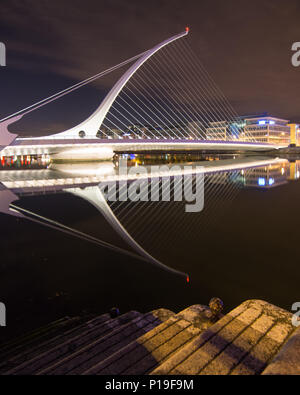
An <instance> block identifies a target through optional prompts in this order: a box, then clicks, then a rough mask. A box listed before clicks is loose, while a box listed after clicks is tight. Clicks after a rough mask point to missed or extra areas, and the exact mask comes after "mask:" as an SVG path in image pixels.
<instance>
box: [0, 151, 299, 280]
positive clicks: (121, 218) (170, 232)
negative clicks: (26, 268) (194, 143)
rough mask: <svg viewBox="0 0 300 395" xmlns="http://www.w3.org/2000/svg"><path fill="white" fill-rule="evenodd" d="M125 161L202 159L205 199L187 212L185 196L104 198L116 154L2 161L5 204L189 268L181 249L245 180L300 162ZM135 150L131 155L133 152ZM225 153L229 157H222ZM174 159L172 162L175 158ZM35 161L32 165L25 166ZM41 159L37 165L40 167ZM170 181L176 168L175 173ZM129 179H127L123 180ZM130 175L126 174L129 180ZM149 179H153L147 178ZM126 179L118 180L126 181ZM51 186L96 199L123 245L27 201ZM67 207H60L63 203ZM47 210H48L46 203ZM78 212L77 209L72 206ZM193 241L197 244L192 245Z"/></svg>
mask: <svg viewBox="0 0 300 395" xmlns="http://www.w3.org/2000/svg"><path fill="white" fill-rule="evenodd" d="M126 157H127V158H128V166H135V167H137V168H138V167H139V166H141V165H143V166H146V167H147V166H150V165H151V164H154V163H155V164H158V163H169V164H170V165H171V164H176V165H180V166H181V167H182V169H183V168H184V166H185V165H193V166H194V169H196V166H198V167H197V169H198V170H197V171H198V172H202V173H203V174H204V175H205V185H204V186H205V192H204V194H205V204H204V209H203V210H202V211H201V212H199V213H193V214H189V213H185V209H184V207H185V202H177V201H176V202H175V201H170V202H120V201H116V202H106V200H105V199H104V197H103V194H102V193H101V191H100V188H99V183H100V182H101V181H104V180H105V181H106V182H109V181H115V180H117V181H120V178H119V176H118V172H117V170H118V169H117V168H118V166H117V165H118V162H99V163H76V164H75V163H73V164H67V163H51V164H47V158H40V162H39V158H34V159H33V160H31V159H29V158H27V160H26V163H25V161H24V162H23V164H21V165H20V164H18V166H21V167H22V166H24V167H25V168H26V170H20V169H18V170H15V169H14V168H13V165H16V164H12V163H5V164H2V166H3V168H4V169H3V170H1V171H0V183H1V184H0V186H1V189H0V211H1V212H2V213H5V214H10V215H15V216H19V217H23V218H27V219H30V220H32V221H35V222H38V223H41V224H43V225H46V226H50V227H51V228H54V229H57V230H59V231H62V232H65V233H68V234H72V235H73V236H75V237H79V238H82V239H84V240H86V241H89V242H92V243H96V244H99V245H100V246H102V247H105V248H110V249H113V250H115V251H117V252H121V253H124V254H127V255H130V256H132V257H134V258H137V257H139V259H142V260H144V261H147V262H149V263H152V264H155V265H158V266H159V267H161V268H162V269H164V270H168V271H170V272H172V273H174V274H178V275H183V276H184V277H185V278H186V279H187V280H189V274H187V273H185V270H186V269H185V267H184V265H183V264H182V262H178V261H176V251H178V248H179V249H182V248H184V249H186V248H190V244H195V243H199V240H200V239H201V232H203V231H205V228H206V226H208V225H209V226H211V225H212V224H213V223H214V221H220V215H221V216H222V212H226V211H227V210H230V207H232V206H231V205H232V201H233V199H235V198H236V196H237V194H238V192H239V191H240V190H241V189H243V188H259V189H269V188H275V187H278V186H281V185H283V184H285V183H287V182H288V181H291V180H297V179H299V177H300V162H299V161H295V162H289V161H288V160H285V159H279V158H269V157H262V156H260V157H254V156H253V157H236V158H234V157H229V158H228V157H227V158H226V157H210V156H205V155H204V156H203V157H202V158H197V160H196V161H195V160H194V161H193V160H192V159H193V158H192V157H191V158H190V159H189V160H188V161H186V160H187V157H180V156H160V158H159V159H158V158H157V157H156V158H154V159H153V156H149V155H147V156H127V155H126ZM130 158H132V159H130ZM225 158H226V159H225ZM172 162H173V163H172ZM30 165H31V166H33V167H34V169H33V170H31V169H28V166H30ZM37 165H39V166H40V168H36V167H37ZM170 176H171V177H172V183H171V189H173V188H174V185H175V184H176V182H177V178H176V177H178V175H174V174H172V171H170ZM123 181H124V180H123ZM132 181H133V180H132V179H131V180H127V182H132ZM148 182H149V183H150V182H151V180H150V179H149V180H148ZM122 187H124V183H123V184H122V186H121V184H120V185H119V188H120V189H121V188H122ZM53 193H65V194H66V195H65V202H66V206H65V208H64V209H65V210H67V208H68V202H69V198H68V196H70V195H69V194H72V195H73V196H76V197H77V198H80V199H83V200H85V201H86V202H88V203H89V204H91V205H92V206H93V207H94V208H95V209H96V210H98V211H99V212H100V213H101V215H103V216H104V218H105V219H106V221H107V226H110V227H112V228H113V229H114V231H115V232H116V233H117V234H118V235H119V236H120V237H121V239H123V241H125V245H124V244H123V245H115V244H114V243H111V242H110V241H109V240H103V239H100V238H99V237H98V236H97V234H96V233H97V232H96V233H95V234H93V235H92V234H89V233H87V232H83V231H82V230H80V229H74V228H72V227H70V226H68V224H66V223H65V219H64V218H61V219H60V221H57V219H55V218H49V217H48V216H47V215H45V214H43V215H42V214H41V213H40V210H32V209H27V208H26V198H27V197H28V196H41V195H49V194H53ZM61 209H62V208H60V211H61ZM42 211H43V213H45V212H47V208H44V209H43V210H42ZM73 215H74V216H76V213H73ZM193 248H195V245H194V246H193Z"/></svg>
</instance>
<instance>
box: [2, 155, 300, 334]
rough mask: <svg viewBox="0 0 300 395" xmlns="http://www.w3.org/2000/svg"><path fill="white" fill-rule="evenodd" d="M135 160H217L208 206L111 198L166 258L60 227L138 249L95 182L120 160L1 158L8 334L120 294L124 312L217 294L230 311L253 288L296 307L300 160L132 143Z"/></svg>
mask: <svg viewBox="0 0 300 395" xmlns="http://www.w3.org/2000/svg"><path fill="white" fill-rule="evenodd" d="M127 160H128V166H140V165H145V166H150V165H151V164H170V163H175V164H181V165H183V164H187V163H189V164H193V165H197V164H198V165H203V164H204V165H205V166H206V168H207V169H208V170H207V171H208V172H207V174H205V189H204V198H205V203H204V209H203V210H202V211H201V212H199V213H186V212H185V209H184V207H185V203H184V202H174V201H171V202H152V203H151V202H149V203H147V202H136V203H128V202H126V203H121V202H115V203H110V209H111V212H112V213H113V214H114V216H115V218H116V220H117V221H119V223H120V224H121V225H122V227H123V228H124V229H125V231H126V232H128V234H129V235H130V236H131V237H132V239H133V240H134V242H135V243H137V245H138V246H139V247H140V248H142V249H143V250H145V251H146V252H147V253H148V254H150V255H151V256H152V257H153V259H155V260H158V261H160V262H161V263H162V264H163V265H165V267H161V266H159V265H155V264H154V263H153V261H151V260H148V261H145V260H141V259H139V258H138V257H136V258H134V257H132V256H130V255H127V254H125V253H122V252H118V251H116V250H114V249H109V248H106V247H103V246H101V245H100V244H99V242H98V244H94V243H93V242H92V241H91V240H90V239H87V238H86V239H85V238H84V237H82V236H80V238H79V237H77V236H78V235H77V236H76V235H74V233H73V234H68V233H66V232H65V230H66V229H63V228H62V227H61V224H64V225H65V226H67V227H68V228H70V229H75V230H78V231H80V232H82V233H84V234H85V235H90V236H93V237H94V238H95V239H97V240H98V241H100V243H102V242H106V243H109V244H110V245H112V246H117V247H119V248H122V249H124V250H126V251H130V252H131V253H134V254H136V255H139V254H140V251H138V250H137V249H136V248H135V246H134V245H133V244H132V243H131V245H130V244H128V239H126V237H125V239H124V233H123V234H122V232H121V233H120V232H119V229H117V228H116V226H114V225H113V224H112V222H111V221H110V220H109V218H107V217H105V215H104V213H103V212H101V210H99V207H96V206H95V204H94V203H95V202H94V201H92V200H91V199H87V198H86V197H87V195H86V194H85V192H86V191H87V188H90V189H91V190H94V189H93V188H97V183H96V181H95V180H96V178H97V176H100V177H101V175H103V174H110V172H112V171H115V170H116V167H117V161H115V162H114V163H113V162H111V163H89V164H76V165H75V164H73V165H71V164H50V165H49V164H48V163H45V162H43V161H41V160H40V161H39V162H38V161H35V160H33V161H32V160H31V161H28V162H26V164H25V163H22V164H21V163H20V162H19V161H18V160H17V161H16V162H14V163H11V162H2V163H1V166H0V183H1V184H0V186H1V189H0V199H2V206H1V207H2V213H1V214H0V220H1V230H0V232H1V238H0V239H1V261H0V301H1V302H4V303H5V304H6V308H7V327H6V328H1V333H0V336H1V338H6V337H10V336H13V335H16V334H20V333H22V332H23V331H26V330H29V329H31V328H34V327H36V326H37V325H41V324H44V323H47V322H49V321H51V320H54V319H57V318H60V317H62V316H64V315H70V316H71V315H76V314H84V313H103V312H107V311H108V310H109V309H110V308H111V307H113V306H117V307H119V309H120V310H121V312H126V311H129V310H138V311H141V312H147V311H150V310H153V309H156V308H159V307H165V308H169V309H171V310H173V311H176V312H178V311H180V310H181V309H183V308H185V307H187V306H189V305H192V304H196V303H200V304H207V303H208V302H209V300H210V298H211V297H213V296H218V297H220V298H221V299H222V300H223V301H224V304H225V308H226V311H228V310H230V309H231V308H233V307H235V306H236V305H237V304H239V303H241V302H242V301H244V300H246V299H251V298H259V299H264V300H267V301H269V302H271V303H274V304H276V305H279V306H281V307H283V308H285V309H287V310H290V309H291V305H292V304H293V303H294V302H296V301H298V300H300V295H299V286H298V282H299V274H300V269H299V267H300V266H299V236H298V227H299V225H298V224H299V211H298V206H299V202H300V183H299V175H300V173H299V170H298V168H299V169H300V163H298V162H297V161H294V162H289V161H287V160H285V159H281V160H280V159H276V160H275V159H274V158H266V157H252V158H249V157H248V158H242V157H238V156H236V157H231V156H223V157H220V156H215V157H208V156H205V155H202V156H198V157H197V156H180V155H177V156H169V155H168V156H165V155H163V156H158V155H156V156H153V155H152V156H150V155H140V156H135V157H134V156H133V155H129V156H128V157H127ZM228 165H230V166H231V167H232V168H233V170H228V167H226V166H228ZM230 166H229V167H230ZM217 167H219V168H217ZM92 177H96V178H95V179H94V184H93V183H92V181H91V180H92ZM53 180H56V183H55V182H53ZM72 183H73V186H72ZM51 185H52V186H51ZM50 186H51V187H50ZM1 191H2V192H3V191H6V192H7V191H9V192H10V193H13V194H14V195H15V196H16V198H17V199H18V200H14V201H13V202H12V204H14V205H15V206H17V207H20V208H23V209H26V210H27V214H28V217H29V219H24V218H18V217H15V216H12V215H8V214H4V213H3V211H5V210H4V208H3V207H5V202H4V201H5V198H4V193H2V192H1ZM82 191H85V192H84V193H83V194H82ZM1 193H2V194H1ZM5 196H6V198H7V195H5ZM83 196H85V198H84V197H83ZM90 196H91V195H90ZM23 213H24V212H23ZM29 213H30V214H29ZM37 215H39V216H40V217H37ZM32 219H33V220H39V221H40V222H42V223H43V224H44V225H42V224H40V223H37V222H33V221H32ZM50 220H51V221H55V222H49V221H50ZM57 223H59V224H60V230H57V229H55V227H57V226H58V225H57ZM51 224H52V225H53V226H54V228H53V227H52V228H51V227H49V225H51ZM168 268H170V270H168ZM185 274H188V275H189V278H190V281H189V282H187V281H186V275H185Z"/></svg>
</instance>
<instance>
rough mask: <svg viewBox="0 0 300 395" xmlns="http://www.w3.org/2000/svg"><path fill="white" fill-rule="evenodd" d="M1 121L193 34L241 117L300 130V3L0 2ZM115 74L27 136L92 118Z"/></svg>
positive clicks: (26, 126) (38, 121)
mask: <svg viewBox="0 0 300 395" xmlns="http://www.w3.org/2000/svg"><path fill="white" fill-rule="evenodd" d="M0 12H1V13H0V21H1V23H0V31H1V34H0V41H2V42H3V43H5V45H6V47H7V66H6V67H1V68H0V84H1V106H0V116H1V117H4V116H6V115H8V114H10V113H12V112H14V111H16V110H18V109H20V108H23V107H25V106H27V105H30V104H32V103H33V102H35V101H37V100H40V99H42V98H44V97H47V96H48V95H50V94H53V93H55V92H57V91H59V90H61V89H64V88H66V87H68V86H70V85H72V84H74V83H76V82H78V81H80V80H83V79H84V78H87V77H89V76H92V75H93V74H96V73H98V72H100V71H102V70H104V69H106V68H108V67H110V66H112V65H115V64H117V63H119V62H121V61H123V60H125V59H127V58H129V57H132V56H134V55H136V54H138V53H140V52H143V51H144V50H146V49H149V48H151V47H153V46H154V45H155V44H157V43H159V42H161V41H163V40H164V39H166V38H168V37H170V36H172V35H174V34H177V33H179V32H181V31H183V30H184V28H185V26H190V28H191V33H190V35H189V38H188V39H189V40H190V45H191V47H192V48H193V50H194V51H195V52H196V54H197V55H198V56H199V58H200V59H201V61H202V63H203V64H204V66H205V67H206V69H207V70H208V71H209V73H210V74H211V76H212V77H213V78H214V80H215V81H216V83H217V84H218V85H219V87H220V88H221V89H222V91H223V92H224V94H225V95H226V97H227V98H228V99H229V101H230V103H231V104H232V105H233V107H234V108H235V110H236V111H237V112H238V113H239V114H240V115H243V114H253V113H261V112H268V113H269V114H270V115H273V116H278V117H284V118H287V119H290V120H292V121H295V122H300V110H299V95H300V67H298V68H295V67H293V66H292V64H291V56H292V51H291V47H292V44H293V43H294V42H296V41H300V28H299V16H300V1H299V0H288V1H283V0H251V1H245V0H226V1H224V0H186V1H182V0H151V1H141V0H85V1H82V0H72V1H71V0H70V1H67V0H60V1H58V0H53V1H47V0H22V1H20V0H8V1H6V0H1V6H0ZM119 75H120V73H119V72H116V73H114V74H111V75H110V76H108V77H105V78H104V79H101V80H99V81H98V82H96V83H94V84H93V85H91V86H88V87H84V88H82V89H80V90H79V91H77V92H75V93H73V94H71V95H69V96H68V97H67V98H64V99H61V100H59V101H57V102H56V103H55V104H53V105H50V106H49V107H48V106H47V108H46V109H43V110H39V111H37V112H36V113H34V114H30V116H28V117H26V119H24V120H22V121H21V122H19V123H18V124H15V125H14V127H12V128H11V130H12V131H16V132H20V134H22V133H23V134H25V133H26V134H33V135H40V134H43V133H45V134H46V133H47V134H49V133H52V132H59V131H63V130H64V129H66V128H69V127H71V126H74V125H76V124H77V123H79V122H80V121H83V120H84V119H85V118H86V117H87V116H89V115H90V114H91V113H92V111H93V110H94V109H95V108H96V107H97V106H98V105H99V103H100V101H101V99H102V98H103V96H104V95H105V93H106V92H107V90H108V89H109V87H110V86H111V85H112V84H113V83H114V82H115V81H116V79H117V78H118V77H119Z"/></svg>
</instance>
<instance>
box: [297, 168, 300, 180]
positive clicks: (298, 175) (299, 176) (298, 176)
mask: <svg viewBox="0 0 300 395" xmlns="http://www.w3.org/2000/svg"><path fill="white" fill-rule="evenodd" d="M297 178H300V171H299V170H298V171H297Z"/></svg>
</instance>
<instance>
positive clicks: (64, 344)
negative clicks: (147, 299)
mask: <svg viewBox="0 0 300 395" xmlns="http://www.w3.org/2000/svg"><path fill="white" fill-rule="evenodd" d="M140 316H141V314H140V313H138V312H135V311H131V312H129V313H126V314H124V315H122V316H120V317H118V318H116V319H111V318H110V316H109V314H104V315H101V316H99V317H97V318H94V319H92V320H90V321H88V322H86V323H84V324H82V325H79V326H77V327H75V328H73V329H71V330H69V331H66V332H62V333H60V334H59V335H58V336H55V337H53V338H52V339H50V340H49V341H47V342H44V343H41V344H40V345H38V346H37V347H36V348H35V349H32V348H31V349H29V350H26V351H25V352H24V353H22V354H19V355H17V356H16V357H15V358H14V359H10V360H9V364H10V365H12V364H14V366H13V367H12V368H11V369H10V370H6V374H34V373H35V372H36V371H37V370H38V369H41V368H43V367H45V366H47V365H49V364H50V363H51V362H53V361H57V360H58V359H59V358H62V357H64V356H65V355H68V354H70V352H72V351H75V350H77V349H78V348H80V347H83V346H85V345H86V344H89V343H90V342H92V341H94V340H95V339H97V338H99V337H101V336H104V335H106V334H107V333H108V332H110V331H112V330H113V329H114V328H116V327H118V326H120V325H124V324H126V323H128V322H130V321H131V320H133V319H134V318H137V317H140Z"/></svg>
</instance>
